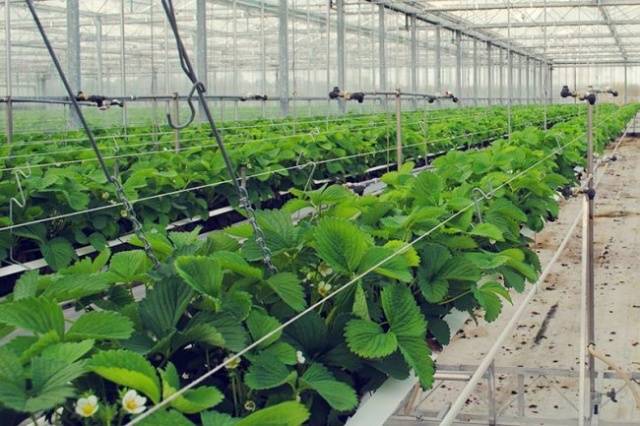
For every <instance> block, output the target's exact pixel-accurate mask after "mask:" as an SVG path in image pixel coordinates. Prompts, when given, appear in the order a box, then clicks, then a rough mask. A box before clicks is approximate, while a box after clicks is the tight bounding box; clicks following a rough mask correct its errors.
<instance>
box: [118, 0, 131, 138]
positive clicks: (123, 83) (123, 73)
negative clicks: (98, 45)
mask: <svg viewBox="0 0 640 426" xmlns="http://www.w3.org/2000/svg"><path fill="white" fill-rule="evenodd" d="M124 2H125V0H120V87H121V91H122V99H123V100H124V98H125V97H126V96H127V63H126V56H125V52H126V46H125V38H124V37H125V36H124V34H125V32H124ZM127 110H128V107H127V102H124V107H123V108H122V126H123V127H124V129H125V132H126V129H127V126H128V125H129V119H128V111H127Z"/></svg>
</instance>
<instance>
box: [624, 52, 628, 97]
mask: <svg viewBox="0 0 640 426" xmlns="http://www.w3.org/2000/svg"><path fill="white" fill-rule="evenodd" d="M628 68H629V66H628V65H627V63H626V62H625V64H624V103H625V104H626V103H627V102H628V100H629V97H628V92H629V90H628V89H629V81H628V79H627V72H628Z"/></svg>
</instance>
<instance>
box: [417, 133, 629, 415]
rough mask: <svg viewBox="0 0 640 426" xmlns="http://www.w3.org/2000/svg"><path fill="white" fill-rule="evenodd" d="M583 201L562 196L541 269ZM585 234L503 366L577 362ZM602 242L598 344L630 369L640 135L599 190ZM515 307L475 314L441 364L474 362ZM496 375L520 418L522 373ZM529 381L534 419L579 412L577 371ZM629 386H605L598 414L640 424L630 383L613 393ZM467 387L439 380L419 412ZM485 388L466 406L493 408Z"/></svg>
mask: <svg viewBox="0 0 640 426" xmlns="http://www.w3.org/2000/svg"><path fill="white" fill-rule="evenodd" d="M579 205H580V200H579V199H576V198H574V199H572V200H569V201H567V202H563V205H562V207H561V215H560V219H559V220H558V221H557V222H555V223H550V224H548V225H547V227H546V228H545V229H544V231H543V232H542V233H540V234H538V235H537V237H536V245H535V248H536V250H537V251H538V253H539V254H540V257H541V262H542V265H543V266H544V265H545V264H546V263H547V262H548V260H549V259H550V258H551V256H552V255H553V253H554V252H555V250H556V248H557V247H558V244H559V243H560V241H561V240H562V238H563V237H564V235H565V233H566V230H567V229H568V227H569V225H570V222H572V221H573V219H574V218H575V216H576V214H577V211H578V210H577V209H578V208H579ZM580 238H581V232H580V226H579V228H578V232H577V235H575V236H574V238H573V240H572V241H570V243H569V245H568V246H567V249H566V250H565V252H564V253H563V255H562V256H561V257H560V260H559V262H558V263H557V264H556V266H555V267H554V269H553V271H552V273H551V274H550V275H549V277H548V279H547V281H546V282H545V283H544V285H543V288H542V289H541V291H540V292H539V293H538V294H537V295H536V298H535V299H534V301H533V303H531V305H530V306H529V308H528V311H527V312H526V313H525V315H524V316H523V320H522V321H521V322H520V323H519V324H518V325H517V327H516V329H515V330H514V333H513V335H512V336H511V339H510V340H508V341H507V343H506V344H505V346H503V348H502V350H501V352H500V354H499V355H498V357H497V358H496V366H497V367H510V366H526V367H542V368H563V369H566V368H571V369H575V367H576V365H577V362H578V356H579V347H578V339H579V336H580V322H579V312H580V277H581V266H580V256H581V253H580V250H581V240H580ZM595 241H596V246H595V250H594V253H595V257H596V272H595V274H596V289H597V294H596V338H597V341H596V343H597V345H598V349H599V350H600V351H601V352H603V353H606V354H607V356H609V357H610V359H611V360H613V361H614V362H615V363H618V365H620V366H622V367H623V368H624V369H626V370H630V369H633V370H634V371H640V279H639V278H638V277H640V139H631V138H627V139H626V140H625V141H623V143H622V144H621V146H620V151H619V154H618V161H616V162H613V163H612V164H610V166H609V168H608V170H607V171H606V174H605V176H604V178H603V180H602V182H601V184H600V187H599V188H598V197H597V199H596V225H595ZM522 298H523V295H515V297H514V305H516V306H517V305H519V303H520V300H522ZM514 310H515V308H514V307H512V306H509V305H507V306H505V309H504V312H503V314H502V315H501V316H500V318H499V319H498V320H497V321H496V322H495V323H491V324H487V323H485V322H480V323H479V324H477V325H476V324H475V323H474V322H472V321H468V322H467V324H466V325H465V327H464V330H463V332H460V333H458V335H457V336H456V338H455V339H454V341H453V342H452V343H451V344H450V345H449V346H447V347H446V349H445V350H444V352H443V353H442V354H441V355H440V356H439V357H438V364H440V365H460V364H469V365H477V364H478V362H479V360H480V359H481V358H482V356H483V355H484V354H485V353H486V351H487V350H488V349H489V348H490V346H491V344H492V343H493V341H494V340H495V339H496V337H497V336H498V334H499V333H500V331H501V330H502V328H503V325H504V324H506V323H507V322H508V320H509V318H510V317H511V316H512V314H513V312H514ZM596 365H597V368H598V370H604V369H606V368H607V367H606V366H605V365H604V364H603V363H601V362H600V361H596ZM496 380H497V408H498V410H503V411H502V412H501V415H504V416H515V415H517V404H516V397H517V380H516V377H515V376H511V375H498V376H497V377H496ZM524 383H525V392H524V393H525V401H526V403H525V413H526V415H527V417H536V416H541V417H542V416H543V417H547V418H549V417H551V418H556V419H558V421H559V423H554V424H564V425H566V424H571V423H570V422H569V423H566V422H565V423H563V422H562V420H560V419H563V418H565V419H567V418H576V412H575V409H574V408H573V407H572V406H571V403H573V404H576V403H577V393H578V380H577V378H568V377H565V378H545V377H539V378H537V379H534V378H533V377H532V376H527V377H526V378H525V382H524ZM622 384H623V383H622V382H621V381H619V380H608V381H606V382H599V383H598V387H599V389H600V390H601V391H603V393H606V394H607V395H605V396H604V397H603V403H602V405H601V416H600V418H601V419H602V420H610V421H636V422H639V423H638V424H640V410H638V409H637V408H634V403H633V400H632V398H631V395H630V392H629V390H628V389H626V390H624V391H622V392H617V391H615V389H619V388H620V387H622ZM462 386H463V384H461V383H456V382H446V383H444V384H439V387H438V389H437V390H436V391H435V392H434V394H433V395H431V396H430V397H429V398H428V399H426V400H424V401H423V402H422V403H421V404H420V405H419V406H418V410H417V412H416V413H414V414H418V415H419V414H420V413H421V412H422V413H426V412H434V411H435V412H438V411H440V409H442V408H443V407H444V406H445V404H446V403H447V402H452V401H453V400H454V399H455V397H456V395H457V391H456V390H459V389H461V387H462ZM635 386H638V385H635ZM638 390H639V391H640V386H638ZM560 393H561V394H562V396H561V395H560ZM424 395H426V394H424ZM424 395H423V397H422V398H424ZM486 395H487V388H486V387H485V386H484V384H482V385H479V386H478V389H477V391H476V392H475V394H474V395H473V396H472V397H471V398H470V399H469V401H468V405H467V407H466V408H465V410H464V413H466V414H472V413H475V414H486V413H487V404H486V400H487V398H486ZM565 398H566V399H565ZM567 400H568V401H567ZM569 401H570V402H569ZM534 424H541V423H537V422H536V423H534ZM546 424H549V423H546Z"/></svg>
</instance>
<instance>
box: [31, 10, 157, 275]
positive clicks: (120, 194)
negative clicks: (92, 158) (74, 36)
mask: <svg viewBox="0 0 640 426" xmlns="http://www.w3.org/2000/svg"><path fill="white" fill-rule="evenodd" d="M27 6H28V7H29V11H30V12H31V16H32V17H33V20H34V22H35V24H36V27H37V28H38V31H39V32H40V35H41V36H42V40H43V41H44V44H45V46H46V47H47V50H48V51H49V56H50V57H51V60H52V61H53V64H54V66H55V68H56V70H57V72H58V75H59V76H60V80H62V84H63V85H64V88H65V90H66V91H67V94H68V95H69V99H70V100H71V105H72V108H73V110H74V111H75V114H76V116H77V118H78V119H79V121H80V124H81V125H82V127H83V129H84V131H85V133H86V134H87V138H88V139H89V142H90V143H91V147H92V148H93V151H94V153H95V155H96V158H97V160H98V164H99V165H100V168H101V169H102V172H103V173H104V175H105V177H106V178H107V181H109V183H111V184H112V185H113V186H114V188H115V192H116V198H117V199H118V201H119V202H120V203H121V204H122V205H123V206H124V208H125V210H126V211H127V219H129V221H130V222H131V224H132V225H133V232H134V233H135V234H136V236H137V237H138V239H139V240H140V241H141V242H142V244H143V246H144V251H145V253H146V254H147V256H148V257H149V259H151V261H152V262H153V263H154V265H156V266H158V265H159V264H160V261H159V260H158V258H157V257H156V255H155V253H154V252H153V249H152V248H151V244H150V243H149V240H148V239H147V237H146V235H145V234H144V232H143V230H142V224H141V223H140V221H139V220H138V217H137V215H136V213H135V210H134V209H133V205H132V204H131V202H130V201H129V199H128V198H127V196H126V195H125V191H124V188H123V186H122V184H121V183H120V181H119V180H118V179H117V178H116V177H114V176H113V174H111V173H110V172H109V169H108V168H107V164H106V163H105V161H104V158H103V157H102V153H101V152H100V148H98V144H97V143H96V140H95V138H94V136H93V132H92V131H91V128H90V127H89V124H88V123H87V120H86V119H85V117H84V115H83V113H82V110H81V109H80V105H78V102H77V101H76V98H75V96H74V93H73V90H72V88H71V85H70V84H69V81H68V80H67V76H66V74H65V72H64V70H63V69H62V65H60V61H59V60H58V56H57V55H56V53H55V51H54V50H53V46H52V45H51V42H50V41H49V37H48V36H47V33H46V31H45V30H44V27H43V26H42V23H41V22H40V18H39V17H38V13H37V12H36V9H35V7H34V5H33V0H27Z"/></svg>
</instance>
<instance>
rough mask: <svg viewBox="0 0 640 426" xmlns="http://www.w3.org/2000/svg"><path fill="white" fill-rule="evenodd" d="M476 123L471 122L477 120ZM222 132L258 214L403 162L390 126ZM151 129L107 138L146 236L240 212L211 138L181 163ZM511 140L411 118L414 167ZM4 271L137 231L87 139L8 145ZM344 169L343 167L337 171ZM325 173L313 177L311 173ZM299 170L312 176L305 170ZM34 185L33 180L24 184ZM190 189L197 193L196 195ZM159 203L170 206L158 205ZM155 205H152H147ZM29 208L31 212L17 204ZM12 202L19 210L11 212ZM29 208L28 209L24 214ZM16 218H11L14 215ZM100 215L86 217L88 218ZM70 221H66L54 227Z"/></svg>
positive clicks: (497, 122) (500, 119)
mask: <svg viewBox="0 0 640 426" xmlns="http://www.w3.org/2000/svg"><path fill="white" fill-rule="evenodd" d="M575 112H576V111H575V107H572V106H554V107H550V108H549V111H548V117H549V118H548V119H549V122H550V123H555V122H557V121H561V120H563V119H566V118H567V116H568V115H570V114H574V113H575ZM470 114H471V115H472V116H473V117H474V119H469V115H470ZM542 121H543V111H542V109H541V108H540V107H520V108H514V117H513V126H514V128H518V127H521V128H523V127H527V126H529V125H530V124H532V123H533V124H539V123H541V122H542ZM228 127H229V128H228V129H223V130H224V135H225V140H226V144H227V146H228V147H229V150H230V153H231V156H232V159H233V162H234V164H236V165H238V167H239V168H244V170H245V171H246V175H249V176H251V175H256V177H255V178H253V179H249V180H248V181H247V190H248V192H249V195H250V197H251V198H252V200H253V201H254V202H255V203H260V202H261V201H266V200H272V199H274V198H275V199H279V198H280V191H286V190H288V189H289V188H292V187H299V188H304V187H305V186H306V185H307V182H309V180H310V179H327V178H330V179H333V180H336V181H344V180H346V179H349V178H350V177H352V176H358V175H361V174H362V173H364V172H365V170H367V169H368V168H369V167H372V166H377V165H381V164H387V163H389V162H393V161H394V159H393V150H394V144H395V124H394V123H393V120H390V119H389V118H388V117H387V116H384V115H367V116H355V117H348V118H345V119H341V120H336V121H335V122H329V123H326V122H325V120H324V119H311V120H309V119H305V120H292V119H287V120H280V121H275V122H266V121H258V122H256V123H230V124H229V126H228ZM152 132H153V129H152V128H150V127H143V128H136V129H128V130H127V134H126V136H125V135H123V134H122V132H121V131H120V130H101V131H98V132H97V136H98V137H99V138H100V139H99V144H100V147H101V149H102V151H103V152H104V154H105V156H106V157H107V163H108V165H109V167H110V168H112V169H113V170H114V173H116V174H117V176H118V177H119V179H120V180H121V181H122V183H123V187H124V189H125V193H126V195H127V196H128V197H129V199H130V200H132V201H134V202H136V204H135V208H136V211H137V212H138V215H139V216H140V217H141V218H142V219H143V221H144V224H145V226H146V227H148V228H153V227H158V228H164V227H165V226H166V225H168V224H169V223H170V222H172V221H175V220H178V219H182V218H188V217H193V216H200V217H207V215H208V211H209V210H211V209H214V208H217V207H221V206H224V205H227V204H228V203H231V204H232V205H235V204H236V203H237V200H236V195H235V193H234V191H233V189H232V186H231V184H229V183H224V182H225V181H226V180H227V176H226V171H225V168H224V163H223V161H222V157H221V156H220V154H219V152H218V151H217V149H216V148H215V147H214V144H213V142H212V141H211V140H210V138H209V136H208V132H207V130H206V128H203V127H196V126H194V127H193V128H190V129H187V130H185V131H184V132H183V133H182V136H181V138H182V142H181V149H182V150H181V151H180V152H179V153H175V152H174V151H173V143H174V134H173V132H169V131H167V129H164V133H162V134H161V135H160V136H159V137H158V141H157V143H155V142H151V141H150V134H151V133H152ZM506 132H507V125H506V109H505V108H504V107H494V108H489V109H480V108H472V109H465V112H464V113H460V112H456V113H453V114H452V112H451V110H441V111H434V112H430V113H429V116H425V114H424V113H422V112H412V113H404V114H403V132H402V134H403V144H404V146H405V148H404V155H405V157H406V158H408V159H411V158H413V159H415V160H416V161H419V160H420V159H421V157H422V156H424V155H425V154H428V153H432V152H438V151H441V150H445V149H450V148H459V147H469V146H474V145H478V144H480V143H482V142H484V141H486V140H489V139H497V138H500V137H502V136H503V135H504V134H505V133H506ZM0 146H2V148H0V154H1V155H2V157H0V176H1V177H2V184H0V186H1V188H2V189H1V190H0V200H2V201H4V202H3V203H1V205H2V207H1V208H0V228H5V227H10V226H11V225H19V224H23V223H27V222H32V221H36V222H38V221H40V220H44V222H39V223H34V224H32V225H29V226H20V227H18V228H16V229H15V230H13V232H9V230H8V229H7V228H5V229H2V230H0V261H1V260H5V259H7V257H8V254H9V250H10V249H11V248H13V251H14V257H15V258H16V260H18V261H26V260H30V259H33V258H34V257H36V256H38V255H39V254H41V255H43V256H44V258H45V260H47V262H48V263H49V265H50V266H51V267H52V269H54V270H58V269H60V268H62V267H64V266H67V265H69V264H70V262H72V261H73V260H74V256H75V255H74V251H73V248H74V247H77V246H79V245H91V246H93V247H94V248H96V249H97V250H103V249H104V248H105V246H106V242H107V240H111V239H114V238H117V237H118V236H121V235H123V234H125V233H127V232H129V231H130V225H129V222H128V221H127V220H126V218H125V217H124V215H126V211H124V210H123V209H122V207H121V206H116V205H113V204H114V203H115V195H114V190H113V188H112V186H111V185H109V184H108V183H107V182H106V180H105V178H104V176H103V175H102V174H101V173H99V172H98V170H97V168H96V163H95V157H94V154H93V152H92V150H91V149H90V148H88V147H87V146H86V143H85V141H84V136H83V135H82V134H81V133H79V132H67V133H53V134H46V133H44V134H41V135H39V136H38V135H29V136H28V137H26V136H25V137H24V138H23V139H21V138H20V137H19V136H17V138H16V141H15V143H14V144H11V145H6V144H5V145H0ZM337 159H339V161H338V160H337ZM311 161H314V162H318V163H316V164H315V165H311V164H310V163H309V162H311ZM296 165H306V166H301V167H296ZM22 173H24V174H25V175H26V176H27V177H24V176H23V175H22ZM190 188H199V189H197V190H189V191H185V192H181V191H183V190H186V189H190ZM158 194H172V195H169V196H163V197H160V198H158V197H156V196H157V195H158ZM146 197H151V198H150V199H148V200H145V198H146ZM23 198H24V203H23V204H24V207H20V206H19V205H18V204H16V203H15V200H19V201H21V200H22V199H23ZM12 199H13V200H14V201H11V200H12ZM21 204H22V203H21ZM10 208H12V214H11V215H10V214H9V212H10ZM86 209H94V210H93V211H91V212H90V213H88V214H79V212H82V211H84V210H86ZM58 215H71V216H68V217H65V218H61V219H59V220H53V221H47V220H46V219H47V218H49V217H52V216H58Z"/></svg>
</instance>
